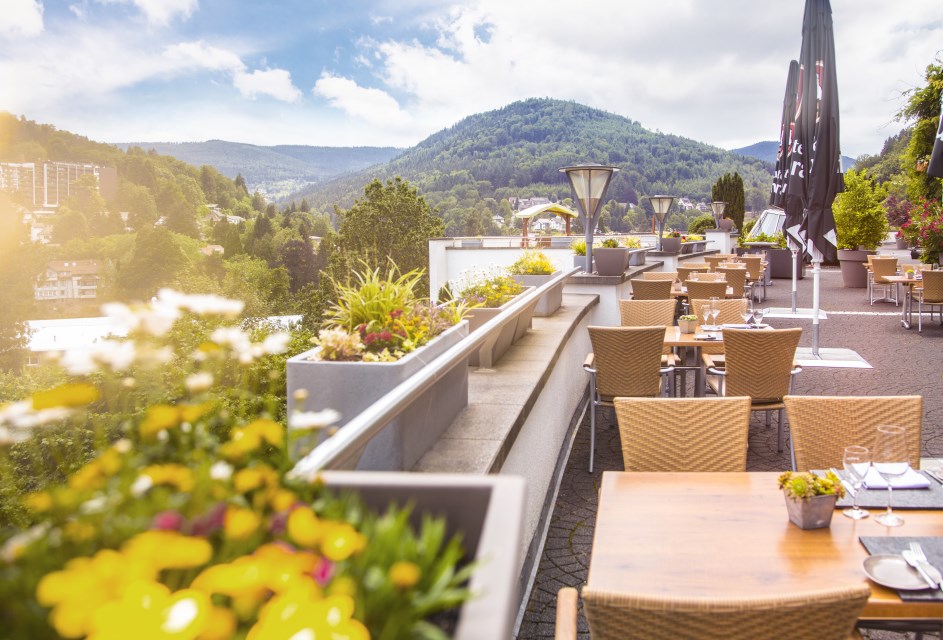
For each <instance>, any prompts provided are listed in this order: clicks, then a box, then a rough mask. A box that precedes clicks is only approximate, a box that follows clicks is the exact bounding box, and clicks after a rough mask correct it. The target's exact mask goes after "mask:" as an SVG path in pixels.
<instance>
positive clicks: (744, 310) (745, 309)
mask: <svg viewBox="0 0 943 640" xmlns="http://www.w3.org/2000/svg"><path fill="white" fill-rule="evenodd" d="M750 302H751V300H750V298H748V297H745V298H744V299H743V306H742V307H740V317H741V318H743V323H744V324H746V325H749V324H750V321H751V320H753V309H751V308H750V307H752V306H753V305H751V304H750Z"/></svg>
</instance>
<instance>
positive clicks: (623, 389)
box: [589, 326, 665, 398]
mask: <svg viewBox="0 0 943 640" xmlns="http://www.w3.org/2000/svg"><path fill="white" fill-rule="evenodd" d="M589 339H590V342H592V345H593V362H594V367H595V369H596V391H597V393H598V395H599V396H601V397H603V398H606V397H609V398H614V397H616V396H636V397H638V396H641V397H655V396H657V395H658V394H659V392H660V391H661V373H660V369H661V351H662V345H663V344H664V341H665V327H664V326H659V327H589Z"/></svg>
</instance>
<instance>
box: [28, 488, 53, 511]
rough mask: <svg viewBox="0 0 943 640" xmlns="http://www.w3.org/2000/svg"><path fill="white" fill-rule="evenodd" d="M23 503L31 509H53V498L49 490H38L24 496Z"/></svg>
mask: <svg viewBox="0 0 943 640" xmlns="http://www.w3.org/2000/svg"><path fill="white" fill-rule="evenodd" d="M23 504H24V505H26V508H27V509H29V510H30V511H35V512H36V513H45V512H47V511H49V510H50V509H52V505H53V500H52V496H51V495H50V494H49V492H48V491H37V492H36V493H31V494H29V495H27V496H26V497H25V498H23Z"/></svg>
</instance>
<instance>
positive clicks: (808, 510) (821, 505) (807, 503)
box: [783, 492, 838, 529]
mask: <svg viewBox="0 0 943 640" xmlns="http://www.w3.org/2000/svg"><path fill="white" fill-rule="evenodd" d="M783 498H784V499H785V500H786V511H787V512H788V513H789V522H791V523H793V524H794V525H796V526H797V527H799V528H800V529H824V528H826V527H828V526H829V525H830V524H832V514H833V513H835V503H836V502H837V501H838V496H836V495H830V496H815V497H814V498H809V499H808V500H796V499H795V498H790V497H789V496H787V495H786V493H785V492H783Z"/></svg>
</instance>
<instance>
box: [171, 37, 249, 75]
mask: <svg viewBox="0 0 943 640" xmlns="http://www.w3.org/2000/svg"><path fill="white" fill-rule="evenodd" d="M164 59H165V60H167V61H168V62H169V63H170V64H171V65H172V67H174V68H178V69H211V70H215V71H242V70H243V69H245V64H243V62H242V60H241V59H240V58H239V56H238V55H236V54H235V53H233V52H232V51H228V50H226V49H221V48H219V47H214V46H212V45H208V44H207V43H205V42H203V41H202V40H199V41H196V42H178V43H175V44H172V45H170V46H168V47H167V48H166V49H164Z"/></svg>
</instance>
